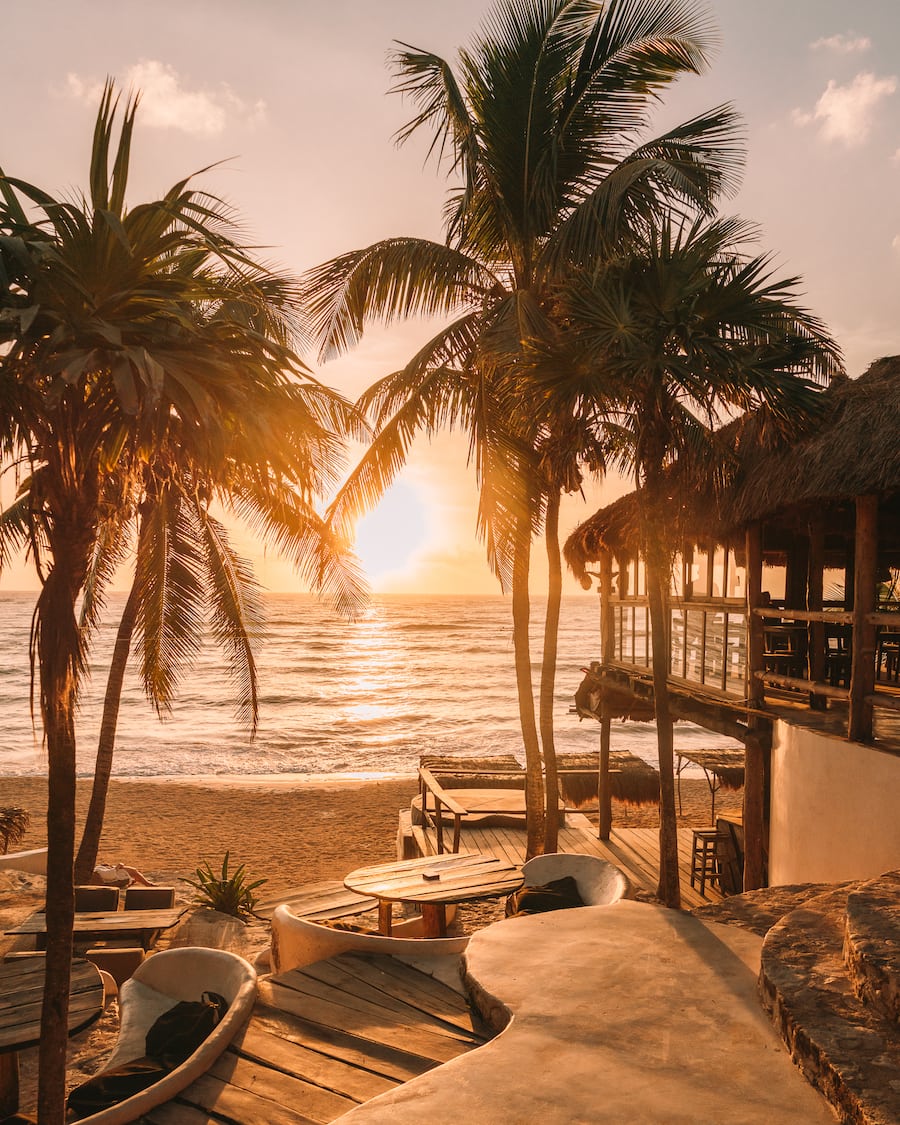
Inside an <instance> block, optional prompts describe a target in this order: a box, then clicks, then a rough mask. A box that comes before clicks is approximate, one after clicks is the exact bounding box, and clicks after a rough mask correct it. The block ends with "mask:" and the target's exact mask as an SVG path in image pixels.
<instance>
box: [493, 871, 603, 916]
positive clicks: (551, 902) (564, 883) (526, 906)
mask: <svg viewBox="0 0 900 1125" xmlns="http://www.w3.org/2000/svg"><path fill="white" fill-rule="evenodd" d="M574 906H584V899H583V898H582V897H581V895H580V894H579V893H578V884H577V883H576V882H575V879H574V878H573V877H572V876H571V875H564V876H563V877H562V878H561V879H553V880H551V881H550V882H549V883H544V884H543V885H540V886H534V887H522V889H521V890H519V891H514V892H513V893H512V894H511V895H510V896H509V898H508V899H507V900H506V917H507V918H512V917H513V916H514V915H517V914H541V913H543V912H544V911H545V910H568V909H570V908H571V907H574Z"/></svg>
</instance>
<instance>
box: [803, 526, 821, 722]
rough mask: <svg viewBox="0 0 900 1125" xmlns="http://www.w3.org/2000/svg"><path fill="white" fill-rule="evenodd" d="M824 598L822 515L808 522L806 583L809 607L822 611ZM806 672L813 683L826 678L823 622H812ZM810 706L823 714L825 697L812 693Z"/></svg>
mask: <svg viewBox="0 0 900 1125" xmlns="http://www.w3.org/2000/svg"><path fill="white" fill-rule="evenodd" d="M824 595H825V519H824V517H823V516H822V515H821V513H817V514H816V515H814V516H813V517H812V519H811V520H810V523H809V568H808V573H807V581H806V608H807V609H808V610H813V611H815V612H821V610H822V605H823V602H824ZM807 669H808V674H809V679H810V681H811V682H812V683H815V682H816V680H824V679H825V625H824V623H823V622H821V621H811V622H810V623H809V643H808V644H807ZM809 705H810V707H811V708H812V709H813V710H815V711H824V710H825V707H826V703H825V699H824V697H823V696H822V695H821V694H820V693H818V692H810V696H809Z"/></svg>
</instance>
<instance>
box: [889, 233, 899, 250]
mask: <svg viewBox="0 0 900 1125" xmlns="http://www.w3.org/2000/svg"><path fill="white" fill-rule="evenodd" d="M891 246H892V247H893V248H894V250H896V252H897V253H898V254H900V234H895V235H894V237H893V239H892V241H891Z"/></svg>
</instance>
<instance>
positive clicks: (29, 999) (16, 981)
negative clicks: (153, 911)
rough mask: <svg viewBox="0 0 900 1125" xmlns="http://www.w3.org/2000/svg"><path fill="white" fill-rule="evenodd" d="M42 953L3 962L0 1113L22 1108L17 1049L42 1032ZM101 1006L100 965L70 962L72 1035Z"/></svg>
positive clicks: (33, 1041)
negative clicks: (20, 1104)
mask: <svg viewBox="0 0 900 1125" xmlns="http://www.w3.org/2000/svg"><path fill="white" fill-rule="evenodd" d="M43 1002H44V958H43V957H42V956H36V957H17V958H14V959H13V960H11V961H0V1118H3V1117H6V1116H9V1115H12V1114H14V1113H16V1112H17V1110H18V1108H19V1051H21V1050H23V1049H24V1048H26V1047H33V1046H35V1044H37V1043H38V1042H39V1041H40V1037H41V1006H42V1004H43ZM102 1011H103V981H102V980H101V979H100V971H99V970H98V969H97V966H96V965H92V964H91V962H90V961H86V960H84V958H81V957H79V958H76V959H75V960H74V961H73V962H72V979H71V982H70V984H69V1035H74V1034H75V1033H76V1032H78V1031H81V1030H82V1029H83V1028H85V1027H87V1026H88V1025H89V1024H91V1023H93V1022H94V1020H95V1019H97V1017H98V1016H99V1015H100V1013H101V1012H102Z"/></svg>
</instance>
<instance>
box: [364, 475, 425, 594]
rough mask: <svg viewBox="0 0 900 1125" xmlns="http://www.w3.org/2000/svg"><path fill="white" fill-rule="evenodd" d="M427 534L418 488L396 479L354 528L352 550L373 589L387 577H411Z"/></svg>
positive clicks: (423, 506)
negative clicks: (353, 547) (354, 539)
mask: <svg viewBox="0 0 900 1125" xmlns="http://www.w3.org/2000/svg"><path fill="white" fill-rule="evenodd" d="M428 537H429V528H428V510H427V508H426V506H425V504H424V502H423V500H422V497H421V495H420V493H419V491H418V490H417V489H416V488H415V486H414V485H411V484H409V483H407V482H406V481H402V480H401V481H398V482H397V483H396V484H394V485H392V486H391V488H390V489H389V490H388V491H387V493H385V496H384V498H383V499H382V501H381V503H380V504H379V505H378V507H377V508H375V509H374V510H373V511H372V512H370V513H369V515H367V516H365V517H364V518H363V519H361V520H360V521H359V524H358V525H357V529H356V550H357V553H358V555H359V557H360V559H361V561H362V564H363V566H364V567H365V571H366V574H367V575H368V576H369V579H370V581H371V582H372V583H373V585H374V586H375V587H376V589H377V588H378V587H379V585H380V584H381V583H383V582H384V581H385V580H386V579H387V578H389V577H390V578H397V579H399V578H402V577H409V578H412V577H413V576H414V574H415V569H416V559H417V557H418V556H419V555H420V554H421V553H422V551H423V550H424V548H425V547H426V545H427V542H428Z"/></svg>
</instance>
